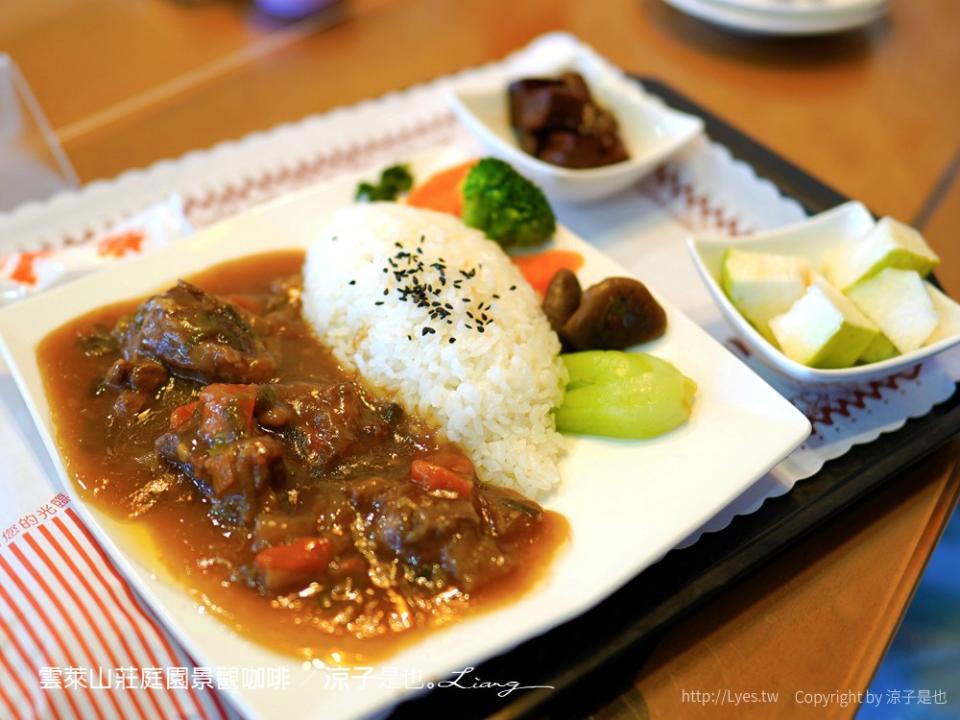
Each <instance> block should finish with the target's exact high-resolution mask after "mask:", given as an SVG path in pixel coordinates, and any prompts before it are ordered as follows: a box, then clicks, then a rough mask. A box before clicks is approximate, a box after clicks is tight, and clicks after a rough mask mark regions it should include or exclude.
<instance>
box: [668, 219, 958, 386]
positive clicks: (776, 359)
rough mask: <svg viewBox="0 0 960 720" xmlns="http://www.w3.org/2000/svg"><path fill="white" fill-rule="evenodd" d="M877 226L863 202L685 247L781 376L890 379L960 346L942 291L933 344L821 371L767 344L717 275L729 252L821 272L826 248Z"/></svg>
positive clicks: (731, 317) (954, 311)
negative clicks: (777, 258)
mask: <svg viewBox="0 0 960 720" xmlns="http://www.w3.org/2000/svg"><path fill="white" fill-rule="evenodd" d="M875 224H876V220H874V218H873V216H872V215H871V214H870V212H869V211H868V210H867V209H866V208H865V207H864V206H863V205H862V204H860V203H858V202H849V203H846V204H844V205H839V206H838V207H835V208H833V209H832V210H828V211H827V212H824V213H821V214H819V215H816V216H814V217H811V218H808V219H807V220H804V221H802V222H799V223H796V224H794V225H789V226H787V227H783V228H779V229H777V230H771V231H769V232H764V233H756V234H754V235H745V236H743V237H737V238H729V237H722V238H721V237H701V238H689V239H688V240H687V247H688V249H689V250H690V256H691V257H692V258H693V262H694V265H696V268H697V271H698V272H699V273H700V277H701V278H703V281H704V283H705V284H706V286H707V289H708V290H709V291H710V294H711V295H712V296H713V299H714V301H715V302H716V303H717V305H718V306H719V307H720V311H721V312H722V313H723V315H724V317H725V318H726V319H727V321H729V323H730V324H731V325H733V327H734V328H736V330H737V332H738V333H739V334H740V337H741V338H742V339H743V341H744V342H745V343H746V344H747V345H748V346H749V347H750V349H751V350H752V351H753V352H754V353H756V354H757V355H759V356H760V357H761V358H763V359H764V360H765V361H766V362H767V363H768V364H770V365H771V366H773V367H774V368H776V369H777V370H779V371H780V372H782V373H783V374H785V375H788V376H789V377H792V378H795V379H797V380H803V381H806V382H838V381H844V382H855V381H860V380H867V379H870V378H874V377H877V376H880V375H889V374H890V373H893V372H897V371H898V370H902V369H904V368H908V367H910V366H912V365H915V364H916V363H918V362H920V361H921V360H924V359H925V358H929V357H931V356H932V355H936V354H937V353H939V352H942V351H943V350H946V349H947V348H950V347H952V346H954V345H956V344H957V343H958V342H960V305H958V304H957V303H956V302H954V301H953V300H951V299H950V298H948V297H947V296H946V295H943V294H942V293H940V294H938V295H937V298H936V301H935V303H934V304H935V306H936V309H937V312H938V313H939V314H940V326H939V327H938V328H937V329H936V330H935V331H934V337H935V338H936V340H935V342H932V343H930V344H929V345H924V346H923V347H920V348H918V349H916V350H914V351H913V352H909V353H905V354H903V355H897V356H896V357H893V358H890V359H889V360H884V361H882V362H877V363H870V364H869V365H855V366H854V367H850V368H841V369H837V370H822V369H819V368H812V367H808V366H806V365H801V364H800V363H798V362H796V361H795V360H791V359H790V358H789V357H787V356H786V355H784V354H783V352H781V351H780V349H779V348H777V347H774V345H772V344H771V343H770V342H769V341H767V339H766V338H765V337H763V335H761V334H760V333H759V332H758V331H757V329H756V328H755V327H753V325H751V324H750V323H749V322H748V321H747V319H746V318H745V317H744V316H743V315H742V314H740V311H739V310H737V309H736V308H735V307H734V305H733V303H732V302H730V298H728V297H727V294H726V293H725V292H724V291H723V288H722V287H721V285H720V271H721V267H722V265H723V256H724V253H725V252H726V251H727V250H728V249H729V248H740V249H743V250H752V251H754V252H769V253H776V254H780V255H794V256H796V257H802V258H806V259H807V260H809V261H810V262H811V264H812V265H813V266H814V268H817V269H819V268H820V265H821V262H822V260H823V256H824V253H825V252H826V251H827V250H828V249H830V248H833V247H837V246H838V245H845V244H850V243H856V242H858V241H860V240H861V239H862V238H863V237H864V236H865V235H866V234H867V232H869V230H870V229H871V228H872V227H873V226H874V225H875Z"/></svg>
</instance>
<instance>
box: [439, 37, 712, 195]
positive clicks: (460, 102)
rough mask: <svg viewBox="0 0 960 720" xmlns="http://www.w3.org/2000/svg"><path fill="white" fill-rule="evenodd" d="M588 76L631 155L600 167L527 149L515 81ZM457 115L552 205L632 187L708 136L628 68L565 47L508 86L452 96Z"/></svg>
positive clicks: (484, 85)
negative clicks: (549, 158) (514, 107)
mask: <svg viewBox="0 0 960 720" xmlns="http://www.w3.org/2000/svg"><path fill="white" fill-rule="evenodd" d="M569 70H573V71H576V72H578V73H580V74H581V75H582V76H583V78H584V80H586V82H587V86H588V87H589V88H590V92H591V94H592V95H593V96H594V98H596V100H597V102H598V103H600V104H601V105H602V106H604V107H606V108H607V109H609V110H610V111H612V112H613V114H614V115H615V116H616V118H617V122H618V123H619V125H620V135H621V137H622V138H623V143H624V145H625V146H626V148H627V152H628V153H629V155H630V157H629V158H628V159H627V160H624V161H623V162H619V163H615V164H613V165H605V166H603V167H598V168H588V169H582V170H578V169H571V168H564V167H559V166H557V165H551V164H550V163H547V162H544V161H543V160H540V159H538V158H536V157H534V156H533V155H530V154H528V153H526V152H524V151H523V150H521V149H520V146H519V145H518V144H517V141H516V138H515V137H514V134H513V129H512V128H511V127H510V110H509V101H508V97H507V84H508V83H509V82H511V81H513V80H517V79H520V78H522V77H558V76H559V75H560V74H561V73H563V72H566V71H569ZM447 101H448V103H449V105H450V107H451V109H452V110H453V112H454V114H455V115H456V116H457V118H458V119H459V120H460V122H462V123H463V124H464V126H465V127H466V128H467V129H468V130H469V131H470V132H471V133H473V135H474V136H475V137H476V138H477V140H479V141H480V142H481V143H482V144H483V146H484V147H485V148H486V149H487V150H488V151H489V152H490V153H492V154H493V155H496V156H497V157H499V158H502V159H503V160H506V161H507V162H509V163H510V164H511V165H513V166H514V167H515V168H517V170H519V171H520V172H521V173H522V174H523V175H526V176H527V177H528V178H530V179H531V180H533V181H534V182H535V183H536V184H537V185H539V186H540V187H541V188H543V191H544V192H545V193H546V194H547V196H548V197H549V198H550V199H551V200H557V201H560V202H586V201H589V200H597V199H598V198H602V197H606V196H607V195H612V194H614V193H616V192H619V191H621V190H624V189H625V188H627V187H629V186H630V185H632V184H633V183H635V182H637V181H638V180H640V178H642V177H643V176H644V175H646V174H647V173H649V172H651V171H652V170H653V169H654V168H656V167H657V165H659V164H660V163H662V162H663V161H664V160H666V159H667V158H668V157H669V156H670V155H672V154H674V153H675V152H677V151H678V150H680V149H681V148H683V147H684V146H685V145H686V144H687V143H688V142H690V141H691V140H693V139H694V138H695V137H697V135H699V134H700V133H701V132H703V121H702V120H701V119H700V118H698V117H695V116H693V115H688V114H687V113H682V112H679V111H677V110H673V109H671V108H669V107H667V106H666V105H664V104H663V103H661V102H660V101H659V100H656V99H654V98H652V97H650V96H649V95H647V94H646V93H644V91H643V90H642V89H641V88H640V86H639V85H638V84H637V83H636V81H634V80H631V79H629V78H627V77H626V76H625V75H624V74H623V71H622V70H620V69H618V68H615V67H613V66H612V65H609V64H607V63H606V62H605V61H604V60H603V59H601V58H600V57H597V56H596V55H593V54H592V53H587V52H586V51H584V50H582V49H578V48H570V47H564V48H561V51H560V52H559V54H557V56H556V57H549V56H547V57H545V58H543V59H542V61H541V65H540V66H539V67H536V68H533V67H530V66H529V64H528V66H526V67H525V70H524V72H523V73H521V74H519V75H515V76H514V77H511V78H509V79H508V80H507V81H506V82H496V83H492V84H491V83H489V82H481V83H473V84H461V85H460V86H459V87H457V88H456V89H455V90H452V91H450V92H449V93H448V95H447Z"/></svg>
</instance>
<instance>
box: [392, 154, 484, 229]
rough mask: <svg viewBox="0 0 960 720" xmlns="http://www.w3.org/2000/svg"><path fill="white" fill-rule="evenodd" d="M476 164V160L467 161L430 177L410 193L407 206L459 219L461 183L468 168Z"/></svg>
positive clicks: (461, 199) (461, 207) (461, 203)
mask: <svg viewBox="0 0 960 720" xmlns="http://www.w3.org/2000/svg"><path fill="white" fill-rule="evenodd" d="M476 164H477V161H476V159H473V160H468V161H467V162H465V163H462V164H460V165H455V166H454V167H452V168H448V169H447V170H442V171H441V172H438V173H437V174H436V175H432V176H430V177H429V178H427V180H426V182H424V183H423V184H422V185H418V186H417V187H415V188H414V189H413V190H411V191H410V194H409V195H408V196H407V204H408V205H412V206H414V207H419V208H424V209H426V210H436V211H438V212H445V213H450V214H451V215H456V216H457V217H460V214H461V212H462V209H463V196H462V193H461V188H462V186H463V181H464V180H466V179H467V173H468V172H470V168H472V167H473V166H474V165H476Z"/></svg>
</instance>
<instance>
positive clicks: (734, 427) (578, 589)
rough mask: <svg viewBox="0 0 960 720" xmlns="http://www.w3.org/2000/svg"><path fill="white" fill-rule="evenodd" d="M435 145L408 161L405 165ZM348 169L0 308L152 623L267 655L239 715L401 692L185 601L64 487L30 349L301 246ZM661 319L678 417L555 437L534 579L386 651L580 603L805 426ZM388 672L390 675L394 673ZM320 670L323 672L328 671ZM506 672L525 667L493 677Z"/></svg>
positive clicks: (340, 193)
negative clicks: (258, 257) (341, 671)
mask: <svg viewBox="0 0 960 720" xmlns="http://www.w3.org/2000/svg"><path fill="white" fill-rule="evenodd" d="M431 162H432V166H433V167H436V162H437V161H436V158H434V159H433V160H432V161H428V160H426V159H424V160H423V161H422V162H421V163H419V164H416V165H415V171H416V174H417V176H418V177H422V176H424V172H425V170H426V169H427V166H429V165H430V164H431ZM356 181H357V178H356V177H344V178H340V179H338V180H335V181H333V182H330V183H328V184H325V185H320V186H317V187H315V188H311V189H308V190H306V191H304V192H301V193H299V194H297V195H294V196H290V197H288V198H285V199H282V200H279V201H277V202H273V203H271V204H268V205H265V206H262V207H259V208H257V209H254V210H251V211H248V212H245V213H243V214H240V215H237V216H236V217H234V218H231V219H230V220H227V221H225V222H223V223H220V224H219V225H216V226H214V227H211V228H209V229H207V230H204V231H202V232H200V233H198V234H197V235H195V236H193V237H191V238H189V239H187V240H184V241H182V242H180V243H178V244H176V245H174V246H171V247H169V248H166V249H163V250H160V251H158V252H156V253H154V254H151V255H150V256H148V257H143V258H141V259H137V260H133V261H130V262H129V263H125V264H122V265H118V266H115V267H113V268H110V269H107V270H104V271H102V272H99V273H97V274H95V275H92V276H89V277H87V278H84V279H81V280H78V281H76V282H74V283H71V284H69V285H65V286H63V287H60V288H56V289H53V290H50V291H48V292H46V293H44V294H42V295H40V296H38V297H36V298H33V299H30V300H26V301H24V302H22V303H20V304H18V305H16V306H14V307H11V308H8V309H6V310H4V311H2V312H0V340H2V343H0V345H2V350H3V353H4V357H5V358H6V360H7V362H8V364H9V365H10V367H11V369H12V372H13V373H14V376H15V379H16V382H17V385H18V387H19V389H20V392H21V393H22V394H23V397H24V398H25V399H26V402H27V405H28V406H29V409H30V412H31V413H32V415H33V418H34V420H35V422H36V424H37V427H38V428H39V430H40V434H41V436H42V437H43V441H44V443H45V445H46V447H47V449H48V451H49V453H50V455H51V457H52V458H53V461H54V464H55V466H56V469H57V472H58V474H59V476H60V480H61V482H62V483H63V485H64V487H65V489H66V491H67V492H68V493H70V495H71V496H72V497H73V499H74V501H75V503H76V505H77V506H78V507H79V508H80V509H81V511H82V514H83V516H84V519H85V520H86V522H87V523H88V524H89V525H90V527H91V528H92V529H93V530H94V531H95V533H96V534H97V537H98V538H99V540H100V541H101V542H102V543H103V545H104V547H105V548H106V549H107V551H108V552H109V553H110V555H111V556H112V557H113V558H114V560H115V561H116V562H117V563H118V565H119V566H120V567H121V568H122V569H123V571H124V572H125V574H126V575H127V577H128V578H129V579H130V581H131V582H132V583H133V585H134V586H135V587H136V588H137V590H138V591H139V592H140V594H141V595H142V596H143V597H144V598H145V600H146V601H147V602H148V603H149V605H150V606H151V607H152V608H153V609H154V610H155V611H156V612H157V614H158V615H159V616H160V617H161V619H162V620H163V622H164V623H165V624H166V625H167V627H169V628H170V629H171V630H172V631H173V632H174V633H175V634H176V635H177V637H178V638H179V639H180V641H181V642H182V643H183V644H184V645H185V646H186V647H187V648H188V649H189V650H190V652H191V653H193V655H194V656H195V657H196V658H197V660H198V662H199V663H200V664H202V665H205V666H211V667H237V666H240V667H282V668H286V669H288V670H289V672H290V678H291V683H290V685H289V686H288V687H287V688H286V689H284V690H279V689H277V690H268V689H251V688H241V689H238V690H232V691H230V695H231V698H232V699H233V701H234V702H235V703H236V704H237V706H238V707H239V708H240V709H241V710H242V711H243V712H244V713H246V714H247V715H249V716H250V717H251V718H289V717H298V718H304V719H310V718H317V719H319V718H337V717H354V716H359V715H364V714H368V713H372V712H374V711H378V710H384V709H386V708H388V707H389V706H390V705H392V704H394V703H396V702H398V701H399V700H401V699H403V696H404V693H408V692H410V691H409V690H403V689H396V688H391V687H389V686H386V685H382V684H376V683H367V686H366V687H350V688H348V689H325V682H324V680H325V678H324V677H323V673H324V670H322V669H317V668H310V667H303V666H302V664H301V663H300V662H298V661H296V660H293V659H291V658H287V657H284V656H281V655H277V654H275V653H273V652H271V651H269V650H267V649H265V648H263V647H260V646H259V645H257V644H255V643H253V642H250V641H249V640H247V639H245V638H243V637H241V636H239V635H237V634H235V633H234V632H232V631H231V630H230V629H228V627H227V626H225V625H224V624H222V623H221V622H220V621H218V620H216V619H214V618H213V617H210V616H209V615H206V614H204V613H203V612H202V611H198V607H199V606H198V604H197V603H196V602H195V601H194V600H193V599H192V598H191V597H190V595H189V594H188V593H187V592H186V591H185V590H184V588H183V587H181V586H180V585H178V584H176V583H175V582H173V581H172V580H171V579H170V578H169V577H167V576H166V575H165V573H164V571H163V570H162V566H161V564H160V563H159V562H158V561H157V558H156V557H155V555H154V554H153V553H152V552H151V551H150V550H149V549H148V545H147V544H146V543H145V542H144V538H143V534H142V533H141V534H139V535H138V534H137V533H136V532H135V531H134V530H133V529H132V526H131V523H128V522H122V521H119V520H116V519H114V518H112V517H110V516H109V515H107V514H106V513H104V512H102V511H101V510H99V509H98V508H97V507H96V506H94V505H91V504H87V503H85V502H84V501H83V500H82V499H81V498H80V497H78V495H77V493H76V491H75V489H74V487H73V484H72V483H71V482H70V480H69V477H68V475H67V472H66V470H65V468H64V464H63V461H62V458H61V457H60V454H59V452H58V449H57V445H56V442H55V440H54V437H55V432H56V430H55V428H54V427H53V424H52V422H51V415H50V407H49V406H48V403H47V398H46V396H45V394H44V390H43V384H42V381H41V377H40V371H39V368H38V367H37V362H36V355H35V349H36V346H37V343H38V342H39V341H40V340H41V339H42V338H43V337H44V336H46V335H47V334H48V333H49V332H51V331H52V330H54V329H55V328H57V327H59V326H60V325H61V324H62V323H64V322H66V321H67V320H69V319H70V318H72V317H75V316H77V315H79V314H82V313H85V312H88V311H90V310H93V309H95V308H98V307H101V306H103V305H105V304H107V303H112V302H116V301H119V300H125V299H130V298H138V297H142V296H144V295H146V294H148V293H150V292H152V291H156V290H160V289H163V288H164V287H165V286H167V285H169V284H170V283H172V282H173V281H174V280H175V279H176V278H178V277H181V276H184V275H189V274H192V273H195V272H197V271H200V270H202V269H204V268H207V267H209V266H211V265H214V264H216V263H219V262H222V261H224V260H228V259H231V258H237V257H241V256H245V255H250V254H253V253H261V252H266V251H271V250H278V249H284V248H297V247H305V246H307V245H308V243H309V242H310V240H311V239H312V238H313V237H314V236H315V234H316V233H317V232H318V230H319V228H320V226H321V225H322V224H323V223H324V221H325V220H326V218H327V217H329V215H330V214H331V213H333V212H334V211H335V210H336V209H338V208H339V207H341V206H343V205H344V204H346V203H348V202H350V200H351V198H352V195H353V190H354V188H355V185H356ZM555 242H556V245H558V246H560V247H565V248H571V249H575V250H577V251H578V252H580V253H582V254H583V256H584V258H585V260H586V263H585V266H584V268H583V270H582V272H581V273H580V275H581V278H582V280H583V281H584V282H585V283H587V284H590V283H592V282H594V281H596V280H598V279H601V278H603V277H607V276H609V275H614V274H616V275H625V274H627V273H625V272H624V270H623V269H622V268H620V267H619V266H617V265H616V264H615V263H614V262H613V261H611V260H609V259H608V258H606V257H605V256H603V255H602V254H601V253H599V252H598V251H597V250H595V249H593V248H592V247H590V246H589V245H587V244H586V243H585V242H583V241H582V240H580V239H578V238H576V237H575V236H573V235H572V234H571V233H569V232H567V231H565V230H560V231H559V232H558V234H557V238H556V241H555ZM663 304H664V307H665V309H666V311H667V316H668V322H669V329H668V331H667V333H666V334H665V335H664V336H663V337H662V338H660V339H658V340H656V341H654V342H652V343H649V344H648V345H646V346H644V347H643V348H642V349H643V350H647V351H650V352H653V353H655V354H656V355H658V356H660V357H663V358H666V359H668V360H670V361H671V362H674V363H675V364H676V365H677V366H678V367H679V368H680V369H681V370H682V371H683V372H684V373H686V374H687V375H688V376H690V377H691V378H693V379H694V380H695V381H696V382H697V383H698V385H699V390H698V393H697V399H696V403H695V406H694V410H693V414H692V416H691V418H690V420H689V422H688V423H687V424H686V425H684V426H683V427H681V428H680V429H678V430H677V431H675V432H673V433H670V434H668V435H666V436H663V437H660V438H657V439H654V440H650V441H645V442H622V441H610V440H603V439H598V438H569V439H568V443H569V451H570V452H569V455H568V456H567V457H566V459H565V460H564V463H563V466H562V475H563V486H562V489H560V490H559V491H557V492H556V493H555V494H553V495H552V496H550V497H548V498H547V499H546V501H545V503H544V504H545V505H546V506H547V507H549V508H551V509H554V510H557V511H559V512H561V513H563V514H564V515H565V516H566V517H567V519H568V520H569V522H570V526H571V531H572V539H571V541H570V542H569V543H568V544H567V545H566V546H565V547H564V548H563V549H562V550H561V551H560V553H559V554H558V556H557V558H556V559H555V561H554V563H553V565H552V567H551V568H550V569H549V570H548V572H547V573H546V574H545V577H544V579H543V580H542V581H541V582H540V584H538V585H537V586H536V587H535V588H534V589H533V590H532V591H531V592H529V593H528V594H527V595H525V596H524V597H522V598H520V599H518V600H517V601H515V602H512V603H510V604H508V605H506V606H503V607H500V608H498V609H496V610H493V611H490V612H487V613H485V614H481V615H477V616H474V617H471V618H468V619H466V620H464V621H463V622H459V623H456V624H454V625H453V626H451V627H449V628H445V629H443V630H441V631H437V632H434V633H432V634H430V635H428V636H427V637H426V638H425V639H423V640H422V641H420V642H417V643H415V644H412V645H410V646H408V647H407V648H406V649H404V650H402V651H401V652H400V653H399V654H397V655H395V656H393V657H392V658H390V659H389V660H388V661H386V664H387V665H389V667H390V668H391V669H392V670H393V671H394V672H395V673H399V674H400V675H399V676H400V677H403V676H404V673H407V672H415V673H422V676H423V678H424V681H425V682H427V681H435V680H438V679H449V677H450V673H451V672H454V671H457V670H461V669H463V668H465V667H467V666H470V665H476V664H477V663H478V662H479V661H480V660H482V659H484V658H488V657H490V656H493V655H495V654H498V653H502V652H504V651H507V650H509V649H510V648H512V647H513V646H515V645H517V644H518V643H520V642H522V641H524V640H526V639H528V638H531V637H533V636H535V635H538V634H540V633H543V632H545V631H546V630H549V629H550V628H552V627H554V626H556V625H559V624H560V623H562V622H564V621H566V620H569V619H570V618H572V617H574V616H576V615H578V614H580V613H582V612H584V611H585V610H587V609H589V608H590V607H591V606H593V605H594V604H596V603H597V602H598V601H600V600H601V599H603V598H604V597H605V596H607V595H609V594H610V593H612V592H613V591H614V590H616V589H617V588H618V587H620V586H621V585H623V584H624V583H625V582H626V581H627V580H629V579H630V578H631V577H633V576H634V575H636V574H637V573H639V572H640V571H642V570H643V569H645V568H646V567H648V566H649V565H650V564H651V563H653V562H656V561H657V560H658V559H659V558H661V557H662V556H663V555H664V554H665V553H666V552H668V551H669V550H670V549H671V548H673V547H674V546H675V545H677V543H679V542H680V541H681V540H683V539H684V538H686V537H687V536H688V535H689V534H690V533H691V532H693V531H694V530H695V529H697V528H698V527H700V526H701V525H702V524H703V523H704V522H705V521H706V520H708V519H709V518H710V517H711V516H713V515H714V514H715V513H716V512H717V511H719V510H720V509H721V508H723V507H724V506H725V505H726V504H727V503H729V502H730V501H731V500H733V499H734V498H735V497H737V496H738V495H739V494H740V493H742V492H743V491H744V490H745V489H746V488H748V487H749V486H750V485H751V484H752V483H753V482H754V481H756V480H757V479H758V478H759V477H760V476H762V475H763V474H764V473H765V472H766V471H767V470H769V469H770V468H771V467H772V466H773V465H775V464H776V463H777V462H779V461H780V460H781V459H782V458H783V457H785V456H786V455H787V454H789V453H790V452H791V451H792V450H793V449H794V448H796V447H797V446H798V445H799V444H800V443H801V442H802V441H803V440H804V439H805V438H806V437H807V435H808V433H809V431H810V425H809V423H808V422H807V420H806V419H805V418H804V416H803V415H802V414H801V413H800V412H799V411H797V410H796V409H795V408H794V407H793V406H792V405H790V404H789V403H788V402H787V401H786V400H784V399H783V398H782V397H781V396H780V395H778V394H777V393H776V392H775V391H774V390H773V389H772V388H771V387H770V386H769V385H767V384H766V383H765V382H764V381H763V380H761V379H760V378H759V377H758V376H757V375H755V374H754V373H753V372H752V371H750V370H749V369H748V368H747V367H746V366H745V365H743V364H742V363H741V362H740V361H739V360H738V359H736V358H735V357H734V356H733V355H732V354H731V353H730V352H728V351H727V350H726V349H724V348H723V347H722V346H721V345H720V344H718V343H717V342H716V341H715V340H713V339H712V338H711V337H710V336H709V335H707V333H706V332H704V331H703V330H701V329H700V328H699V327H697V326H696V325H695V324H694V323H693V322H692V321H690V320H689V319H688V318H686V317H685V316H684V315H682V314H681V313H680V312H678V311H677V310H676V309H674V308H673V307H672V306H671V305H669V303H667V302H664V303H663ZM394 677H396V675H394ZM327 679H329V677H328V678H327ZM499 680H502V681H509V680H516V681H518V682H520V683H521V684H523V680H524V678H500V679H499Z"/></svg>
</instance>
